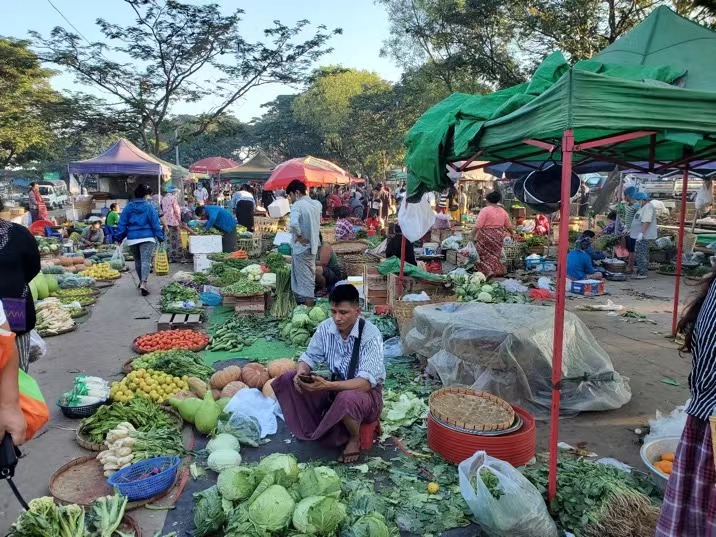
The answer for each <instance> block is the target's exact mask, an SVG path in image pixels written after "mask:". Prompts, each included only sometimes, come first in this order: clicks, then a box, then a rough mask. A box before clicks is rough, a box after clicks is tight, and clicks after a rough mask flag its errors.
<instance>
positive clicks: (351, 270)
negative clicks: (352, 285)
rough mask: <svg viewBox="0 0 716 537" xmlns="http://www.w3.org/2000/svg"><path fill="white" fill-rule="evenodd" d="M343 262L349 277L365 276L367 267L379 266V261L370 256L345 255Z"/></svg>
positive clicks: (342, 257)
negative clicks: (364, 270)
mask: <svg viewBox="0 0 716 537" xmlns="http://www.w3.org/2000/svg"><path fill="white" fill-rule="evenodd" d="M341 260H342V261H343V265H344V266H345V267H346V274H348V276H363V268H364V267H365V266H366V265H377V264H378V259H376V258H375V256H372V255H369V254H343V255H341Z"/></svg>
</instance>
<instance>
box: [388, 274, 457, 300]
mask: <svg viewBox="0 0 716 537" xmlns="http://www.w3.org/2000/svg"><path fill="white" fill-rule="evenodd" d="M398 279H399V276H398V275H397V274H388V304H389V305H390V306H391V307H392V306H394V305H395V302H396V301H398V300H400V297H401V295H400V294H399V293H398ZM422 291H425V292H426V293H427V294H428V295H430V296H447V295H450V290H449V289H446V288H445V287H443V285H442V284H441V283H433V282H428V281H425V280H418V279H416V278H411V277H410V276H406V277H405V278H404V279H403V294H404V295H405V294H408V293H411V294H419V293H421V292H422Z"/></svg>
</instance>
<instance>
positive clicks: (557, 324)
mask: <svg viewBox="0 0 716 537" xmlns="http://www.w3.org/2000/svg"><path fill="white" fill-rule="evenodd" d="M573 150H574V133H573V132H572V130H571V129H568V130H566V131H564V134H563V136H562V206H561V207H560V213H559V215H560V216H559V238H560V240H559V247H558V254H557V290H556V295H557V300H556V302H555V305H554V343H553V344H552V345H553V347H552V349H553V350H552V416H551V419H550V431H549V487H548V489H547V495H548V498H549V501H550V502H552V501H553V500H554V499H555V497H556V495H557V442H558V441H559V396H560V390H561V388H562V351H563V349H564V304H565V298H566V289H565V286H566V281H567V248H568V245H569V241H568V240H566V238H567V237H568V236H569V198H570V196H569V194H570V186H571V183H572V151H573Z"/></svg>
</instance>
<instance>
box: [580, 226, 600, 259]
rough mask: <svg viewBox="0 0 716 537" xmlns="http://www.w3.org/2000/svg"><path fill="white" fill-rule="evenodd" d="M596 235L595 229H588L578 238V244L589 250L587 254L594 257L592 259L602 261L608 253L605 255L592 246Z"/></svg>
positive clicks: (586, 250)
mask: <svg viewBox="0 0 716 537" xmlns="http://www.w3.org/2000/svg"><path fill="white" fill-rule="evenodd" d="M594 237H595V235H594V231H591V230H589V229H588V230H586V231H584V232H583V233H582V234H581V235H580V236H579V237H578V238H577V245H578V246H580V248H581V249H582V250H584V251H585V252H587V254H589V257H591V258H592V261H601V260H602V259H606V258H607V256H606V255H604V254H603V253H602V252H598V251H596V250H595V249H594V248H593V247H592V241H594Z"/></svg>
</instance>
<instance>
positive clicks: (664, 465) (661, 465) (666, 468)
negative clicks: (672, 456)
mask: <svg viewBox="0 0 716 537" xmlns="http://www.w3.org/2000/svg"><path fill="white" fill-rule="evenodd" d="M673 466H674V463H673V462H671V461H658V462H655V463H654V467H655V468H656V469H657V470H660V471H662V472H664V473H665V474H666V475H670V474H671V469H672V467H673Z"/></svg>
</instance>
